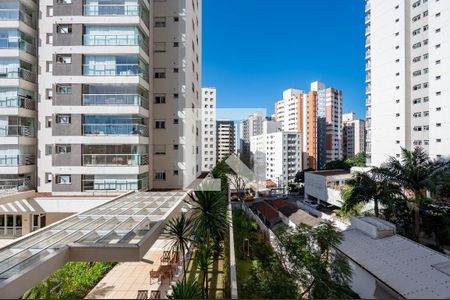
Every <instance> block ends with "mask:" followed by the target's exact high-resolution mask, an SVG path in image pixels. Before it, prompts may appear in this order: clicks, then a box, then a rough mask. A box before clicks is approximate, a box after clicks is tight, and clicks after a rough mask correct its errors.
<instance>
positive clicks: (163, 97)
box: [155, 94, 166, 104]
mask: <svg viewBox="0 0 450 300" xmlns="http://www.w3.org/2000/svg"><path fill="white" fill-rule="evenodd" d="M155 103H156V104H163V103H166V94H156V95H155Z"/></svg>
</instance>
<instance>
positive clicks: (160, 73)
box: [155, 69, 166, 79]
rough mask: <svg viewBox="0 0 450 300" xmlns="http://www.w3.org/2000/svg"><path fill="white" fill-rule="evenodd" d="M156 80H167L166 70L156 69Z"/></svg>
mask: <svg viewBox="0 0 450 300" xmlns="http://www.w3.org/2000/svg"><path fill="white" fill-rule="evenodd" d="M155 78H158V79H163V78H166V69H155Z"/></svg>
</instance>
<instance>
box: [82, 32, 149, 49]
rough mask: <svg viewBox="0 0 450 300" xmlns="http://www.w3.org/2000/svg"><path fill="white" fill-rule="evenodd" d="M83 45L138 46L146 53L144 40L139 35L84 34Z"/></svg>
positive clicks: (146, 46) (146, 47)
mask: <svg viewBox="0 0 450 300" xmlns="http://www.w3.org/2000/svg"><path fill="white" fill-rule="evenodd" d="M83 45H86V46H140V47H141V48H142V49H143V50H144V51H145V52H148V45H147V44H146V43H145V39H144V38H143V37H142V36H141V35H139V34H135V35H109V34H95V35H93V34H85V35H84V36H83Z"/></svg>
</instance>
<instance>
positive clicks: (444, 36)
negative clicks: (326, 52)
mask: <svg viewBox="0 0 450 300" xmlns="http://www.w3.org/2000/svg"><path fill="white" fill-rule="evenodd" d="M449 11H450V1H442V0H441V1H436V0H407V1H405V0H402V1H400V0H393V1H384V0H368V1H366V59H367V65H366V72H367V76H366V82H367V87H366V93H367V100H366V103H367V152H368V164H369V165H373V166H379V165H380V164H382V163H383V162H385V161H386V160H387V159H388V158H389V157H390V156H393V157H397V158H398V157H400V153H401V147H404V148H406V149H413V148H414V147H416V146H420V147H423V148H424V149H425V150H426V151H428V153H429V154H430V156H431V157H432V158H441V157H442V158H443V157H448V156H449V154H450V150H449V149H450V133H449V132H450V121H449V118H448V115H449V114H450V103H449V102H448V101H447V100H448V96H449V90H448V86H450V74H449V70H450V58H449V55H448V53H450V43H449V37H450V27H449V24H450V12H449Z"/></svg>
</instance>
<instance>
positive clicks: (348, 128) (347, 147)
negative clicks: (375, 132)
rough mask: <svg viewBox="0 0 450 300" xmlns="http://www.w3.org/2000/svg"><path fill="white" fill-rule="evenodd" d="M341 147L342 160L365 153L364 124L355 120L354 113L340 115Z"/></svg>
mask: <svg viewBox="0 0 450 300" xmlns="http://www.w3.org/2000/svg"><path fill="white" fill-rule="evenodd" d="M342 133H343V139H342V147H343V149H342V150H343V156H344V159H348V158H352V157H353V156H355V155H357V154H358V153H361V152H365V151H366V148H365V143H366V122H365V121H364V120H360V119H356V116H355V113H347V114H343V115H342Z"/></svg>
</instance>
